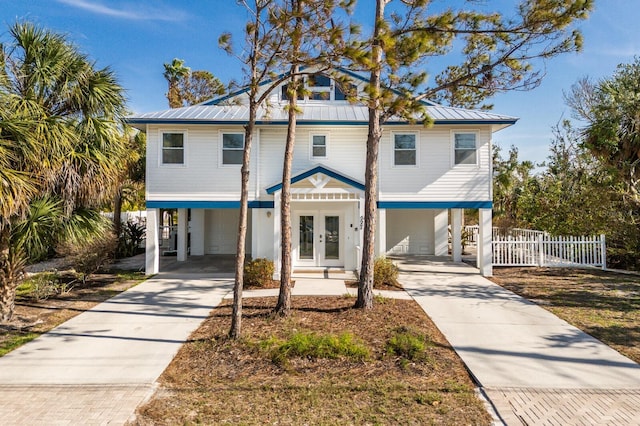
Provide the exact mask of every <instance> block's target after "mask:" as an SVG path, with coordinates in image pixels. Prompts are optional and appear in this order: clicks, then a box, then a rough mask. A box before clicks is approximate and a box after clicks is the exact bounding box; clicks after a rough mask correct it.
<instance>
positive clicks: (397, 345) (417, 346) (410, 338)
mask: <svg viewBox="0 0 640 426" xmlns="http://www.w3.org/2000/svg"><path fill="white" fill-rule="evenodd" d="M427 346H428V344H427V340H426V339H425V337H424V336H422V335H421V334H419V333H417V332H415V331H412V330H409V329H407V328H406V327H400V328H398V329H396V330H395V334H394V335H393V337H391V339H389V341H388V342H387V353H389V354H391V355H396V356H400V357H403V358H405V359H408V360H419V359H424V358H425V357H426V349H427Z"/></svg>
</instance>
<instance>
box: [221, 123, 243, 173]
mask: <svg viewBox="0 0 640 426" xmlns="http://www.w3.org/2000/svg"><path fill="white" fill-rule="evenodd" d="M224 135H242V142H243V144H242V150H244V146H245V144H246V143H247V141H246V139H245V133H244V132H243V131H238V130H220V133H219V139H220V144H219V145H220V148H219V149H218V153H219V154H218V166H219V167H236V168H237V167H242V161H241V162H240V163H238V164H225V163H224ZM234 151H240V150H234Z"/></svg>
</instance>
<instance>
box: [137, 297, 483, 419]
mask: <svg viewBox="0 0 640 426" xmlns="http://www.w3.org/2000/svg"><path fill="white" fill-rule="evenodd" d="M275 303H276V299H275V298H252V299H248V300H246V301H245V304H244V306H243V338H242V339H240V340H238V341H233V340H229V339H228V338H226V335H227V332H228V330H229V325H230V321H229V318H230V314H231V306H230V305H231V301H225V302H223V305H221V306H219V307H218V308H216V309H214V310H213V311H212V314H211V316H210V317H209V318H208V319H207V320H205V322H204V323H203V324H202V325H201V327H200V328H199V329H198V330H196V331H195V332H194V333H193V334H192V335H191V338H190V340H189V341H188V342H187V343H186V344H185V345H183V346H182V348H181V349H180V351H179V352H178V354H177V356H176V357H175V358H174V360H173V361H172V362H171V364H170V365H169V366H168V367H167V369H166V370H165V372H164V373H163V375H162V376H161V377H160V379H159V381H160V383H161V386H160V388H159V389H158V391H157V392H156V393H155V395H154V396H153V397H152V398H151V400H150V401H149V402H148V403H147V404H145V405H143V406H141V407H140V408H139V409H138V412H137V419H136V421H135V422H136V423H135V424H140V425H147V424H279V425H298V424H313V425H335V424H372V425H373V424H406V425H411V424H415V425H418V424H420V425H422V424H464V425H489V424H491V417H490V416H489V415H488V413H487V412H486V410H485V408H484V405H483V404H482V402H481V401H480V400H479V399H478V398H477V396H476V395H475V393H474V391H473V389H474V385H473V382H472V381H471V379H470V378H469V375H468V373H467V371H466V369H465V368H464V365H463V364H462V362H461V361H460V359H459V358H458V357H457V355H456V354H455V351H453V349H452V348H451V347H450V346H449V344H448V343H447V341H446V339H445V338H444V336H442V334H441V333H440V332H439V331H438V330H437V328H436V327H435V326H434V325H433V323H432V322H431V321H430V319H429V318H428V317H427V316H426V314H425V313H424V311H422V310H421V309H420V307H419V306H418V305H417V304H416V303H415V302H414V301H412V300H391V301H389V302H388V303H384V304H376V305H375V307H374V309H373V310H368V311H363V310H357V309H352V306H353V299H352V298H346V297H294V298H293V309H292V312H291V315H290V316H289V317H287V318H281V317H278V316H274V315H273V314H272V310H273V307H274V306H275ZM399 325H402V326H403V327H404V328H405V329H406V330H411V331H412V332H414V333H415V335H417V336H422V339H423V341H424V342H426V343H425V345H424V347H423V350H424V352H423V353H424V356H425V358H422V357H421V356H416V357H414V360H413V361H410V362H408V364H407V365H406V366H402V365H399V364H398V357H397V356H389V353H388V348H387V344H388V342H390V341H391V340H392V339H393V338H394V336H397V335H399V334H401V333H399V327H398V326H399ZM362 348H366V352H367V355H366V356H365V355H364V353H365V351H364V350H363V349H362ZM274 351H275V352H276V353H279V354H284V355H282V356H283V357H284V356H286V360H287V361H286V363H285V364H280V363H274V362H273V359H272V356H273V352H274ZM403 359H404V358H403Z"/></svg>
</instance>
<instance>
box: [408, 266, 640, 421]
mask: <svg viewBox="0 0 640 426" xmlns="http://www.w3.org/2000/svg"><path fill="white" fill-rule="evenodd" d="M396 262H397V263H398V265H399V267H400V277H399V280H400V282H402V284H403V285H404V287H405V289H406V290H407V292H408V293H409V294H411V296H413V298H414V299H415V300H416V302H418V304H420V306H422V308H423V309H424V310H425V312H426V313H427V314H428V315H429V316H430V317H431V319H432V320H433V322H434V323H435V324H436V325H437V327H438V328H439V329H440V331H442V333H443V334H444V335H445V336H446V337H447V339H448V340H449V342H450V343H451V345H452V346H453V347H454V349H455V350H456V352H457V353H458V355H460V357H461V358H462V360H463V361H464V363H465V364H466V365H467V367H468V369H469V371H470V372H471V374H472V375H473V376H474V377H475V379H476V381H477V382H478V384H479V386H481V388H482V389H483V390H484V391H485V392H486V393H487V395H488V396H489V397H490V399H491V400H492V402H493V404H494V405H495V406H496V407H498V411H499V412H500V414H501V415H502V416H503V420H505V423H507V424H516V425H521V424H562V425H568V424H598V425H600V424H610V422H609V421H610V420H611V421H612V423H611V424H625V425H638V424H640V420H639V419H640V366H639V365H638V364H636V363H635V362H633V361H632V360H630V359H628V358H626V357H624V356H622V355H621V354H619V353H618V352H616V351H615V350H613V349H611V348H610V347H608V346H607V345H605V344H604V343H602V342H600V341H599V340H597V339H595V338H593V337H592V336H590V335H588V334H586V333H584V332H582V331H580V330H579V329H577V328H575V327H573V326H571V325H570V324H568V323H567V322H566V321H564V320H561V319H560V318H558V317H556V316H555V315H553V314H551V313H550V312H548V311H546V310H545V309H543V308H541V307H539V306H537V305H535V304H534V303H532V302H529V301H528V300H526V299H523V298H522V297H520V296H518V295H516V294H514V293H512V292H510V291H508V290H505V289H503V288H502V287H500V286H498V285H496V284H494V283H493V282H491V281H489V280H487V279H486V278H483V277H482V276H480V274H479V272H478V270H477V269H476V268H473V267H471V266H469V265H466V264H464V263H453V262H450V261H449V260H447V259H445V258H440V259H438V258H433V257H402V258H397V259H396ZM596 401H597V403H594V402H596ZM554 419H555V420H554Z"/></svg>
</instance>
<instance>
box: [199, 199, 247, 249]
mask: <svg viewBox="0 0 640 426" xmlns="http://www.w3.org/2000/svg"><path fill="white" fill-rule="evenodd" d="M251 214H252V212H251V211H249V218H248V220H247V240H246V249H247V252H250V251H251V234H252V232H251V231H252V230H251ZM238 215H239V213H238V210H237V209H207V210H205V219H204V220H205V227H204V229H205V235H204V250H205V254H235V252H236V244H237V241H238Z"/></svg>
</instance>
